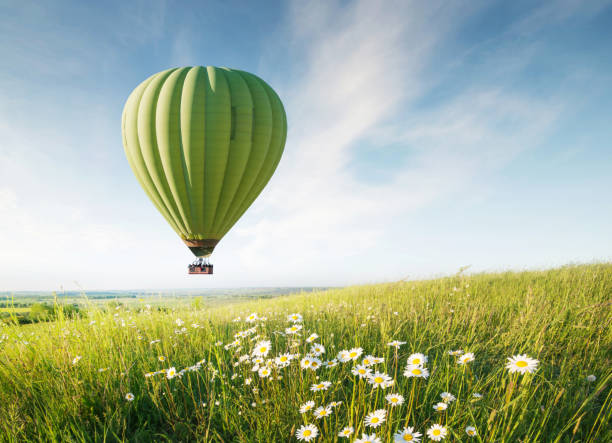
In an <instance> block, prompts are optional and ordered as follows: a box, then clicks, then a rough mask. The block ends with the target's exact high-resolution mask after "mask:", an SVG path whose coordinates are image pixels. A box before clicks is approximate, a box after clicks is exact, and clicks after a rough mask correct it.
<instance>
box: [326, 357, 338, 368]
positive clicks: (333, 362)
mask: <svg viewBox="0 0 612 443" xmlns="http://www.w3.org/2000/svg"><path fill="white" fill-rule="evenodd" d="M323 366H325V367H327V368H333V367H334V366H338V360H336V359H335V358H334V359H332V360H327V361H326V362H325V363H323Z"/></svg>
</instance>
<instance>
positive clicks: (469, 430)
mask: <svg viewBox="0 0 612 443" xmlns="http://www.w3.org/2000/svg"><path fill="white" fill-rule="evenodd" d="M465 433H466V434H467V435H469V436H470V437H476V435H478V432H476V428H475V427H474V426H468V427H466V428H465Z"/></svg>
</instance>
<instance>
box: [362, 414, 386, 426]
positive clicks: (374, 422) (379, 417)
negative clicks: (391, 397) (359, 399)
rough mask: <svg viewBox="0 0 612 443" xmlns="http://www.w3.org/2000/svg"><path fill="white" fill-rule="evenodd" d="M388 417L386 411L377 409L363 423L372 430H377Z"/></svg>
mask: <svg viewBox="0 0 612 443" xmlns="http://www.w3.org/2000/svg"><path fill="white" fill-rule="evenodd" d="M386 417H387V411H385V410H384V409H377V410H376V411H374V412H371V413H369V414H368V415H366V418H365V420H364V421H363V422H364V423H365V425H366V426H369V427H371V428H377V427H379V426H380V425H382V424H383V423H384V422H385V420H386Z"/></svg>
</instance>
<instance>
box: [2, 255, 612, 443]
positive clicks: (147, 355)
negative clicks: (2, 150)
mask: <svg viewBox="0 0 612 443" xmlns="http://www.w3.org/2000/svg"><path fill="white" fill-rule="evenodd" d="M143 306H144V303H143V302H139V303H135V304H129V305H127V306H118V307H117V308H115V309H112V310H110V311H109V310H105V311H103V310H101V309H98V308H97V307H96V306H95V305H94V306H91V309H90V311H88V312H87V313H86V315H87V318H84V319H82V320H67V319H62V318H60V319H59V320H58V321H55V322H49V323H39V324H34V325H24V326H16V325H4V326H3V327H2V331H1V341H0V354H1V361H2V364H0V441H11V442H21V441H41V440H42V441H58V442H64V441H142V442H149V441H215V442H234V441H236V442H285V441H297V440H298V438H299V439H302V440H304V441H317V442H341V441H364V439H362V434H364V433H366V434H368V435H370V436H371V435H373V434H375V435H376V438H378V439H379V440H374V438H373V437H372V438H370V440H366V441H380V442H391V441H393V440H394V436H395V437H397V438H398V440H397V441H416V440H415V439H414V438H413V439H412V440H410V439H408V435H409V434H410V433H412V436H413V437H415V436H417V434H415V432H418V433H420V434H423V435H422V437H421V438H422V440H423V441H430V440H432V438H430V437H428V435H427V432H428V431H429V433H430V434H431V436H432V437H433V438H438V437H440V438H442V437H444V441H479V442H540V441H541V442H570V441H571V442H608V441H612V429H611V428H612V426H611V425H612V423H611V421H612V420H611V419H612V391H611V389H610V387H611V383H612V328H610V323H611V321H612V265H609V264H601V265H588V266H571V267H564V268H561V269H556V270H551V271H546V272H524V273H502V274H484V275H475V276H464V275H457V276H454V277H449V278H442V279H437V280H429V281H417V282H398V283H390V284H380V285H370V286H357V287H349V288H345V289H334V290H327V291H321V292H313V293H306V294H301V295H289V296H279V297H276V298H272V299H261V300H255V301H248V302H241V303H233V304H230V305H228V306H218V305H217V306H197V304H193V303H178V302H177V303H176V304H175V305H173V306H170V309H169V310H167V311H166V312H162V311H158V310H155V309H148V308H147V307H146V306H144V308H143ZM137 307H138V308H143V309H142V310H139V312H137V309H136V308H137ZM294 313H296V314H300V315H299V316H298V319H297V321H291V320H290V319H289V318H288V316H289V315H290V314H294ZM252 314H256V315H252ZM251 320H252V321H251ZM313 334H315V335H313ZM309 337H311V338H312V337H316V338H314V339H312V340H309ZM394 340H397V341H400V343H395V344H396V345H397V346H398V347H397V348H396V347H394V346H392V345H390V343H393V341H394ZM401 342H405V343H401ZM344 350H346V351H350V350H352V352H353V355H351V354H350V352H349V353H343V352H342V351H344ZM453 351H456V352H455V354H456V355H451V353H452V352H453ZM414 353H421V354H423V355H420V356H416V357H415V356H412V358H413V359H415V358H418V359H419V360H420V366H418V365H417V366H408V364H407V363H408V362H407V359H408V357H409V356H411V355H412V354H414ZM518 354H524V355H526V356H528V357H530V358H533V359H534V361H535V360H537V363H530V361H529V360H525V359H523V358H522V357H521V358H518V359H517V360H515V364H514V366H513V367H514V368H516V369H519V370H522V371H526V373H525V374H520V373H518V372H515V373H511V372H510V371H509V370H508V369H507V368H506V365H507V364H508V363H509V361H508V358H509V357H511V356H515V355H518ZM283 355H285V356H286V357H287V358H286V359H287V360H288V361H289V362H288V363H285V362H284V361H283V359H282V358H281V356H283ZM377 358H380V359H382V361H380V362H378V363H376V361H377ZM305 359H307V361H306V360H305ZM462 359H464V360H462ZM523 360H525V361H527V363H529V365H527V366H525V364H526V363H525V364H523V363H521V361H523ZM462 361H463V363H462ZM312 362H315V363H317V362H320V363H317V365H316V366H317V367H316V368H313V366H312ZM307 363H308V364H307ZM531 370H533V373H529V372H531ZM175 371H176V372H175ZM360 372H363V373H364V374H365V376H364V377H363V378H362V377H361V375H364V374H360ZM368 374H369V375H368ZM405 374H406V375H405ZM426 374H427V377H425V375H426ZM416 375H419V376H416ZM323 382H329V384H327V383H323ZM443 393H448V394H450V396H448V395H446V396H444V398H443V396H442V395H441V394H443ZM390 394H394V395H393V396H390ZM393 398H395V399H396V400H395V403H393V402H392V400H393ZM309 401H312V402H313V405H314V406H313V407H311V408H310V409H309V410H307V411H306V410H304V409H307V407H308V405H310V404H309V403H307V402H309ZM439 403H442V404H439ZM435 405H436V406H435ZM434 406H435V408H434ZM300 408H302V410H303V412H302V413H301V412H300ZM407 427H410V428H413V429H409V428H407ZM436 429H438V431H436ZM351 430H352V431H351ZM342 431H344V432H345V433H347V434H348V433H351V432H352V435H351V436H350V437H349V438H347V439H345V438H343V437H340V436H339V435H338V434H339V433H341V432H342ZM467 431H470V432H471V433H472V434H475V435H474V436H469V435H468V432H467ZM402 432H403V434H400V433H402ZM435 432H438V433H439V434H440V435H439V436H437V435H435ZM404 436H405V438H404ZM355 438H358V440H355Z"/></svg>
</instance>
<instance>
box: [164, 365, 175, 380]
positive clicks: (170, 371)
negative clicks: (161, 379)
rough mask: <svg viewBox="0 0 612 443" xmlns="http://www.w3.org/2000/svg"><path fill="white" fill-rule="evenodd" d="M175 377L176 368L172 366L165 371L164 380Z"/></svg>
mask: <svg viewBox="0 0 612 443" xmlns="http://www.w3.org/2000/svg"><path fill="white" fill-rule="evenodd" d="M174 377H176V368H175V367H174V366H172V367H171V368H169V369H168V370H167V371H166V378H168V379H171V378H174Z"/></svg>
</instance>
